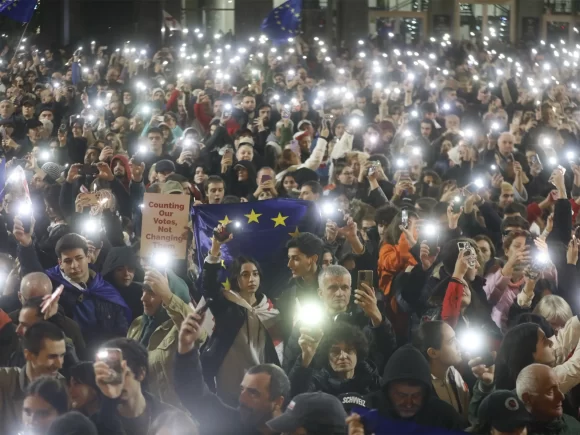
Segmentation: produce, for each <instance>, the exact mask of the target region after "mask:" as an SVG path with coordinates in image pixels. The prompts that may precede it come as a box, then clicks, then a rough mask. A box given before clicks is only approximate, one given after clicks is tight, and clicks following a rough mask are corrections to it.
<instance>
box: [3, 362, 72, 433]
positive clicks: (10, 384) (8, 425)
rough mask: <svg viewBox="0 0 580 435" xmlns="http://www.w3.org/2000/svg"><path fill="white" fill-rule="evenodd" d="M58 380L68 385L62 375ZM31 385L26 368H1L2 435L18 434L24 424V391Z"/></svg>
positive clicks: (58, 376)
mask: <svg viewBox="0 0 580 435" xmlns="http://www.w3.org/2000/svg"><path fill="white" fill-rule="evenodd" d="M56 379H57V380H59V381H62V382H63V383H66V380H65V378H64V377H63V376H62V375H60V374H58V375H57V376H56ZM29 384H30V380H29V379H28V376H26V366H24V367H23V368H20V367H2V368H0V434H12V433H17V430H18V429H19V426H20V424H21V422H22V404H23V402H24V391H25V390H26V388H27V387H28V385H29Z"/></svg>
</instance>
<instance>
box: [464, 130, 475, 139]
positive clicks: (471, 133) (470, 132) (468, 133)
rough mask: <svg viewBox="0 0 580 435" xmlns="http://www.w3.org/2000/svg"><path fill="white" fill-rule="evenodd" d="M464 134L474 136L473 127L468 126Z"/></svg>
mask: <svg viewBox="0 0 580 435" xmlns="http://www.w3.org/2000/svg"><path fill="white" fill-rule="evenodd" d="M463 135H464V136H465V137H467V138H472V137H473V136H474V133H473V130H472V129H471V128H468V129H466V130H464V131H463Z"/></svg>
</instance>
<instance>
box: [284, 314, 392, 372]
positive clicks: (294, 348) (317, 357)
mask: <svg viewBox="0 0 580 435" xmlns="http://www.w3.org/2000/svg"><path fill="white" fill-rule="evenodd" d="M340 321H347V322H348V323H350V324H352V325H355V326H357V327H359V328H360V329H362V330H363V331H364V333H365V335H366V337H367V339H368V341H369V343H370V352H369V359H371V360H372V361H373V362H374V364H375V365H376V366H377V367H378V368H379V370H381V369H382V367H384V364H385V362H386V361H387V360H388V358H389V357H390V355H391V353H392V352H393V349H395V334H394V332H393V327H392V325H391V322H389V320H388V319H387V317H386V316H385V315H383V321H382V323H381V324H380V325H378V326H377V327H373V326H372V324H371V322H370V320H369V319H368V318H367V317H366V316H365V315H364V313H362V310H359V309H354V310H352V311H351V312H349V313H345V315H344V317H342V319H341V320H340ZM333 325H334V320H333V319H326V320H325V322H324V323H322V325H321V326H322V329H323V330H327V329H329V328H332V326H333ZM299 337H300V325H299V324H297V325H295V327H294V330H293V331H292V335H291V336H290V338H289V339H288V341H286V342H285V344H284V362H283V364H284V366H283V367H284V370H285V371H286V373H288V376H289V377H290V378H292V376H293V372H294V371H295V370H298V369H300V368H301V367H302V349H301V348H300V345H299V344H298V339H299ZM325 340H326V338H325V336H323V337H322V341H321V342H320V344H319V346H318V349H317V350H316V353H315V354H314V358H313V359H312V362H311V363H310V367H312V368H313V369H322V368H324V367H326V366H327V364H328V355H325V354H323V352H322V349H324V348H326V346H325Z"/></svg>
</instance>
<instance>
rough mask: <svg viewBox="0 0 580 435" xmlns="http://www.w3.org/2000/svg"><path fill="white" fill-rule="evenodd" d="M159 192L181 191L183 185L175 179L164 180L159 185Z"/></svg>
mask: <svg viewBox="0 0 580 435" xmlns="http://www.w3.org/2000/svg"><path fill="white" fill-rule="evenodd" d="M161 193H166V194H167V193H183V187H182V186H181V183H178V182H177V181H166V182H165V183H163V184H162V185H161Z"/></svg>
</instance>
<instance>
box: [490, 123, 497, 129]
mask: <svg viewBox="0 0 580 435" xmlns="http://www.w3.org/2000/svg"><path fill="white" fill-rule="evenodd" d="M491 129H492V130H499V123H497V122H492V123H491Z"/></svg>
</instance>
